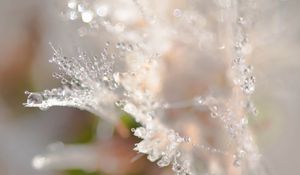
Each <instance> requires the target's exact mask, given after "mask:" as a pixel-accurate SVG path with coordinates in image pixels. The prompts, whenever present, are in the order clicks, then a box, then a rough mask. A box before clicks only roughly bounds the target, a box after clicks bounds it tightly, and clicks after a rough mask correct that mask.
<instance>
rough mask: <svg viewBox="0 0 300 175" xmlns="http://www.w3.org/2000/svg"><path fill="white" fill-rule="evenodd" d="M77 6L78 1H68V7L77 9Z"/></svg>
mask: <svg viewBox="0 0 300 175" xmlns="http://www.w3.org/2000/svg"><path fill="white" fill-rule="evenodd" d="M76 6H77V1H76V0H70V1H69V2H68V7H69V8H70V9H75V8H76Z"/></svg>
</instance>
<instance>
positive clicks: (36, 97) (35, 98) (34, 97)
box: [27, 93, 43, 104]
mask: <svg viewBox="0 0 300 175" xmlns="http://www.w3.org/2000/svg"><path fill="white" fill-rule="evenodd" d="M42 102H43V96H42V95H41V94H39V93H30V94H29V95H28V97H27V103H28V104H41V103H42Z"/></svg>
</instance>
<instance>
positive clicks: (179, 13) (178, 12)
mask: <svg viewBox="0 0 300 175" xmlns="http://www.w3.org/2000/svg"><path fill="white" fill-rule="evenodd" d="M173 15H174V16H175V17H177V18H179V17H181V16H182V11H181V10H180V9H174V10H173Z"/></svg>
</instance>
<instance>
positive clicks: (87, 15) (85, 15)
mask: <svg viewBox="0 0 300 175" xmlns="http://www.w3.org/2000/svg"><path fill="white" fill-rule="evenodd" d="M81 18H82V21H83V22H85V23H90V22H91V21H92V20H93V18H94V13H93V12H92V11H91V10H87V11H84V12H82V13H81Z"/></svg>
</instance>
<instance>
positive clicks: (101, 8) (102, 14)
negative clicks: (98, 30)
mask: <svg viewBox="0 0 300 175" xmlns="http://www.w3.org/2000/svg"><path fill="white" fill-rule="evenodd" d="M96 13H97V15H98V16H100V17H105V16H107V14H108V6H106V5H101V6H99V7H98V8H97V10H96Z"/></svg>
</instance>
